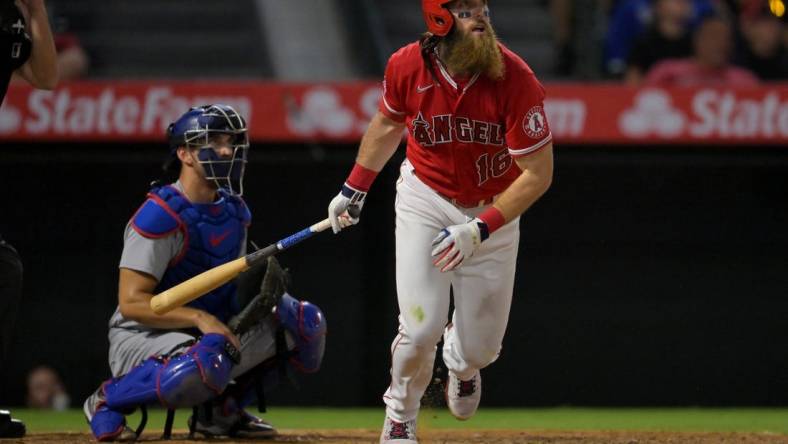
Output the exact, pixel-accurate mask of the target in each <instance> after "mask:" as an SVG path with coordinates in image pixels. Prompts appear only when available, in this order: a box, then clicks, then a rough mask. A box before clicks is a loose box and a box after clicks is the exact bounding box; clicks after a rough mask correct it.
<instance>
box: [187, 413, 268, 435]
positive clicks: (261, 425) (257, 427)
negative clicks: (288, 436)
mask: <svg viewBox="0 0 788 444" xmlns="http://www.w3.org/2000/svg"><path fill="white" fill-rule="evenodd" d="M219 413H220V412H217V411H214V413H213V415H211V418H210V420H208V419H207V418H206V417H205V416H206V415H204V414H200V413H198V415H197V416H198V417H197V423H196V424H193V422H194V416H192V417H190V418H189V428H190V429H191V430H194V432H195V433H199V434H200V435H202V436H204V437H206V438H220V437H230V438H240V439H268V438H273V437H274V436H276V435H277V432H276V429H275V428H274V426H272V425H271V424H269V423H267V422H266V421H263V420H262V419H260V418H258V417H256V416H254V415H251V414H249V413H247V412H245V411H244V410H238V411H236V412H233V413H231V414H229V415H221V414H219Z"/></svg>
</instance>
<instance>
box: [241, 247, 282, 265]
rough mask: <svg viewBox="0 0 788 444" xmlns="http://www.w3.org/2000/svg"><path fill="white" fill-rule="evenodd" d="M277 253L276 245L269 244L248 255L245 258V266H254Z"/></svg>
mask: <svg viewBox="0 0 788 444" xmlns="http://www.w3.org/2000/svg"><path fill="white" fill-rule="evenodd" d="M278 251H279V248H278V247H277V245H276V244H271V245H269V246H267V247H265V248H263V249H261V250H257V251H255V252H254V253H252V254H250V255H248V256H247V257H246V265H248V266H250V267H251V266H254V265H256V264H258V263H260V262H262V261H264V260H266V259H267V258H268V256H272V255H274V254H276V253H277V252H278Z"/></svg>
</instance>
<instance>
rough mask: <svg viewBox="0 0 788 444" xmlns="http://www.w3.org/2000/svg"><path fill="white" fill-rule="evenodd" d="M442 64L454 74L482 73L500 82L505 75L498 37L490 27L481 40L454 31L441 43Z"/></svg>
mask: <svg viewBox="0 0 788 444" xmlns="http://www.w3.org/2000/svg"><path fill="white" fill-rule="evenodd" d="M443 44H444V45H445V51H444V57H443V59H442V60H443V63H444V64H445V65H446V67H447V68H449V70H450V71H451V72H453V73H456V74H471V73H477V72H478V73H482V74H485V75H486V76H487V77H489V78H490V79H492V80H501V79H503V76H504V74H505V70H504V63H503V54H501V49H500V48H499V47H498V37H497V36H496V35H495V31H494V30H493V29H492V27H491V26H489V25H487V29H486V30H485V32H484V35H483V36H482V37H481V38H477V37H474V36H472V35H469V34H462V33H461V32H459V31H457V30H456V29H455V30H454V32H452V33H451V34H449V35H448V36H447V37H446V39H445V40H444V41H443Z"/></svg>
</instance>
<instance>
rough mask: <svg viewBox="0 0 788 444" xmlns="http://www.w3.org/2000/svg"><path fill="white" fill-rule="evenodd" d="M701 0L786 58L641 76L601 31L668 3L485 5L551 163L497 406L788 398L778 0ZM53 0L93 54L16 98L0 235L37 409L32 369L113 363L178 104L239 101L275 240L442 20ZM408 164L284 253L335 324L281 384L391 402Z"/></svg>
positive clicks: (314, 400)
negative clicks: (538, 121)
mask: <svg viewBox="0 0 788 444" xmlns="http://www.w3.org/2000/svg"><path fill="white" fill-rule="evenodd" d="M689 3H692V4H693V5H695V6H697V4H703V3H708V5H710V6H711V7H712V8H715V9H714V10H715V11H717V12H718V13H722V14H724V15H725V17H727V19H728V20H729V23H731V25H732V26H733V29H734V30H735V32H734V35H733V38H734V42H735V50H734V51H733V52H732V54H731V57H732V59H731V60H732V62H733V63H737V64H739V65H742V66H743V67H744V68H747V69H751V70H752V71H753V72H755V71H756V68H757V67H756V66H755V65H748V64H747V61H748V60H750V61H751V60H752V58H748V57H750V56H751V55H752V54H751V53H752V52H753V50H751V48H752V47H753V45H755V44H754V43H752V40H751V33H749V32H750V31H749V30H751V25H752V23H753V22H752V21H753V20H755V21H757V20H759V19H761V18H766V19H768V20H769V21H770V22H769V23H777V24H778V28H777V29H778V31H779V32H778V37H779V38H778V40H777V48H778V49H777V50H776V51H777V52H776V54H778V55H777V56H772V55H769V54H767V55H768V56H769V57H772V58H774V57H776V60H778V62H776V64H775V65H773V66H777V67H778V68H775V69H777V71H768V70H766V71H764V72H776V73H777V76H776V77H772V78H768V77H767V76H766V75H765V74H764V75H762V76H761V77H762V80H761V82H760V83H759V84H758V85H755V86H746V87H740V86H737V85H715V86H713V87H707V86H705V85H703V84H701V85H697V86H693V87H674V86H666V85H648V84H645V85H644V84H642V83H641V84H640V85H635V83H638V82H633V81H631V79H630V78H628V77H627V76H626V74H625V72H626V63H627V62H626V60H627V59H624V61H623V62H621V60H619V63H618V64H616V63H615V61H613V63H612V64H611V59H610V57H609V54H608V53H607V52H606V51H607V49H606V48H607V47H608V45H609V44H610V41H611V39H613V40H614V41H615V39H617V38H619V37H616V35H617V34H614V35H613V37H610V36H611V32H612V31H611V29H612V26H613V24H614V23H618V22H617V20H619V19H621V18H620V17H618V16H617V15H616V14H624V13H625V12H626V10H625V8H635V9H632V10H631V11H630V12H632V11H635V12H633V14H634V15H632V17H635V18H638V19H642V20H643V23H641V26H642V27H643V29H646V27H647V26H648V24H649V23H651V22H650V21H649V20H653V18H652V19H649V18H648V14H652V15H653V13H654V11H653V7H654V5H652V4H651V2H649V1H646V0H644V1H628V0H619V1H612V0H610V1H603V0H599V1H594V0H577V1H574V2H563V1H548V0H542V1H540V0H492V1H491V8H492V17H493V24H494V26H495V27H496V30H497V32H498V34H499V37H500V38H501V40H502V41H503V42H504V43H506V44H507V45H509V46H510V47H511V48H512V49H513V50H515V51H516V52H517V53H518V54H519V55H521V56H522V57H523V58H524V59H525V60H526V61H527V62H528V63H529V64H530V65H531V66H532V67H533V69H534V70H535V71H536V73H537V75H538V76H539V77H540V78H541V79H542V80H543V81H544V82H545V84H546V87H547V91H548V102H547V103H546V108H547V112H548V117H549V119H550V121H551V124H552V128H553V132H554V135H555V144H556V150H557V151H556V153H557V154H556V156H557V167H556V178H555V180H554V184H553V187H552V189H551V190H550V191H549V193H548V194H547V195H546V196H545V198H544V199H543V200H542V201H540V202H539V203H538V204H537V205H536V206H535V207H534V208H532V209H531V210H529V211H528V213H527V214H526V215H525V218H524V224H523V236H522V238H521V243H522V244H521V247H520V248H521V250H520V251H521V252H520V259H519V264H520V265H519V266H520V272H519V274H518V280H517V284H516V288H515V297H514V304H513V308H512V314H511V318H510V323H509V330H508V335H507V337H506V339H505V342H504V349H503V353H502V355H501V357H500V359H499V360H498V362H496V363H495V364H494V365H492V366H491V367H489V368H488V369H487V370H485V372H484V374H485V395H484V399H483V405H485V406H501V407H505V406H557V405H576V406H688V405H690V406H734V405H735V406H785V405H788V372H787V371H786V369H788V353H786V352H785V350H786V349H788V323H786V315H785V313H788V297H786V290H787V289H788V255H786V251H788V230H786V227H788V199H786V191H788V155H787V152H786V148H788V83H785V82H786V71H784V70H783V71H779V69H780V68H779V67H783V68H782V69H785V54H786V45H787V44H788V32H787V31H786V27H785V19H784V17H785V5H784V3H783V2H782V1H760V2H751V1H746V0H742V1H729V2H724V1H719V2H715V1H708V2H700V1H697V2H689ZM755 3H757V5H756V6H757V8H756V7H754V6H752V5H753V4H755ZM48 6H49V7H50V9H51V11H52V15H53V23H54V25H55V28H56V29H57V30H58V32H59V34H60V39H61V44H62V45H63V47H65V48H69V47H70V48H74V47H78V48H81V49H82V50H83V51H84V55H85V56H86V57H85V58H84V60H82V61H81V62H80V63H83V64H84V66H82V67H81V68H80V69H79V70H77V75H75V77H76V78H75V79H73V80H70V81H66V82H63V83H62V84H61V85H60V86H59V87H58V88H57V90H55V91H54V92H43V91H33V90H31V89H29V88H28V87H26V86H22V85H18V84H16V85H12V87H11V90H10V91H9V95H8V97H7V98H6V101H5V103H4V105H3V107H2V109H0V144H2V148H1V151H2V153H0V171H2V173H0V183H2V186H3V189H4V190H5V192H6V200H7V203H6V204H4V205H2V210H0V216H1V217H0V233H2V235H3V237H4V238H5V239H6V240H7V241H9V242H10V243H11V244H13V245H14V246H15V247H16V248H17V249H18V250H19V252H20V254H21V256H22V258H23V261H24V266H25V287H24V297H23V304H22V306H21V310H20V315H19V318H18V321H17V323H18V328H17V334H16V338H15V339H14V343H13V349H12V353H11V356H12V360H13V361H12V362H9V363H4V367H6V368H8V370H7V375H6V376H5V378H4V379H3V380H0V405H3V406H19V405H24V403H25V392H26V375H27V374H28V372H29V371H30V370H31V369H32V368H34V367H36V366H38V365H47V366H51V367H53V368H54V369H55V370H57V372H58V373H59V374H60V376H61V378H62V380H63V382H64V384H65V386H66V387H67V390H68V392H69V393H70V395H71V402H72V405H73V406H74V407H78V406H80V405H81V403H82V401H83V399H84V398H85V397H86V396H87V395H88V394H89V393H90V392H92V391H93V390H94V389H95V387H96V384H97V382H98V381H100V380H102V379H104V378H106V377H108V376H109V368H108V365H107V339H106V334H107V321H108V319H109V316H110V315H111V314H112V312H113V310H114V308H115V306H116V303H117V299H116V294H115V291H116V287H117V263H118V260H119V256H120V250H121V247H122V232H123V229H124V226H125V224H126V222H127V220H128V218H129V217H130V216H131V215H132V214H133V212H134V210H135V209H136V208H137V206H138V205H139V204H140V203H141V202H142V199H143V198H144V195H145V193H146V191H147V187H148V183H149V182H150V181H151V180H154V179H157V178H158V177H159V176H160V170H159V166H160V164H161V162H162V161H163V160H164V158H165V156H166V153H167V150H166V146H165V141H164V129H165V128H166V125H167V124H168V123H169V122H170V121H171V120H173V119H174V118H175V117H176V116H177V115H179V114H180V113H182V112H183V111H184V110H185V109H186V108H187V107H188V106H190V105H200V104H204V103H206V102H228V103H231V104H233V105H236V106H237V107H239V108H240V110H241V111H242V113H243V114H245V115H247V117H248V119H249V121H250V127H251V135H252V151H251V153H250V156H251V163H250V165H249V166H248V168H247V179H246V196H245V197H246V198H247V201H248V202H249V205H250V207H251V208H252V211H253V213H254V217H255V219H254V223H253V226H252V229H251V232H250V238H251V239H252V240H254V241H255V242H257V243H258V244H260V245H263V244H267V243H269V242H271V241H273V240H276V239H278V238H281V237H282V236H283V235H286V234H289V233H290V232H292V231H294V230H295V229H299V228H301V227H303V226H306V225H308V224H311V223H312V222H314V221H317V220H319V219H321V218H322V217H324V213H325V208H326V205H327V204H328V202H329V200H330V199H331V198H332V197H333V196H334V194H335V193H336V190H337V188H338V187H339V185H340V184H341V181H342V180H343V179H344V177H345V175H346V174H347V172H348V170H349V168H350V166H351V165H352V160H353V158H354V155H355V151H356V146H357V141H358V139H359V137H360V135H361V133H362V132H363V130H364V125H365V123H366V121H367V119H368V118H369V116H370V115H371V114H372V113H373V112H374V110H375V107H376V103H377V98H378V96H379V93H380V89H379V81H380V77H381V75H382V71H383V67H384V66H385V63H386V60H387V58H388V55H389V54H390V53H391V52H392V51H393V50H395V49H396V48H398V47H399V46H401V45H402V44H404V43H406V42H409V41H412V40H415V39H416V38H417V37H418V35H419V34H420V33H421V32H422V31H423V29H424V25H423V21H422V18H421V15H420V10H419V2H418V1H416V0H408V1H396V2H392V1H384V0H319V1H317V0H286V1H285V0H234V1H232V2H216V1H206V0H167V1H161V0H113V1H100V0H57V1H49V2H48ZM640 7H642V8H645V9H643V10H640V9H637V8H640ZM693 7H694V6H693ZM622 8H624V9H622ZM649 8H651V10H650V11H651V12H649ZM748 8H749V9H748ZM621 11H624V12H621ZM643 11H645V12H643ZM753 11H755V12H753ZM642 14H646V15H645V16H643V15H642ZM617 17H618V18H617ZM621 20H624V19H621ZM619 25H620V23H619ZM688 26H689V25H688ZM640 32H641V34H637V33H635V34H633V35H632V39H635V38H636V37H637V36H638V35H642V33H643V32H646V31H640ZM687 32H692V30H691V28H689V27H688V28H687ZM619 43H620V41H619ZM756 46H757V45H756ZM748 48H750V49H748ZM748 51H749V52H748ZM759 54H760V53H759ZM621 63H624V65H621ZM622 66H623V67H624V68H622ZM769 66H772V65H769ZM625 79H626V80H625ZM626 83H630V84H626ZM401 159H402V153H400V154H399V157H397V158H395V159H393V160H392V162H391V163H390V164H389V165H388V166H387V167H386V169H385V170H384V172H383V173H382V177H381V178H380V179H379V180H378V181H377V182H376V184H375V185H374V187H373V188H372V191H371V196H370V199H369V201H368V203H367V206H366V207H365V210H364V214H363V218H362V223H361V224H360V225H359V226H357V227H355V228H354V229H352V230H348V231H346V232H343V233H342V234H341V235H340V236H330V235H322V236H319V237H317V238H315V239H314V240H310V241H309V242H308V243H305V244H304V245H300V246H298V247H297V248H295V249H293V250H292V251H288V252H287V253H284V254H283V255H282V256H281V259H280V260H281V262H282V263H283V264H284V265H285V266H287V267H289V268H291V270H292V272H293V276H294V288H293V293H294V294H295V295H297V296H298V297H300V298H303V299H307V300H310V301H312V302H314V303H317V304H318V305H320V306H321V307H322V308H323V310H324V312H325V313H326V316H327V319H328V325H329V336H328V345H327V350H326V356H325V361H324V365H323V369H322V370H321V371H320V372H319V373H317V374H315V375H309V376H306V377H303V378H300V382H299V383H300V389H299V390H295V389H293V388H289V387H282V388H281V389H280V390H278V391H277V392H276V393H272V394H271V397H270V399H269V403H270V404H273V405H312V406H379V405H381V401H380V396H381V394H382V392H383V390H384V389H385V387H386V386H387V384H388V367H389V344H390V341H391V339H392V337H393V334H394V332H395V328H396V324H395V322H396V313H397V310H396V298H395V294H394V290H395V287H394V252H393V242H394V238H393V221H394V219H393V206H392V202H393V193H394V190H393V186H392V184H393V182H394V181H395V179H396V174H397V168H396V165H397V164H398V161H399V160H401ZM9 201H10V202H9ZM338 280H339V281H341V282H343V285H342V287H341V288H337V287H335V286H333V285H330V283H331V282H337V281H338ZM381 411H382V410H381ZM381 414H382V413H381Z"/></svg>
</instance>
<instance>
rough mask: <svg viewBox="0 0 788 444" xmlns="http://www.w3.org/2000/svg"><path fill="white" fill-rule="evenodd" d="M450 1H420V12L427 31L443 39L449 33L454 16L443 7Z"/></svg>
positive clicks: (450, 0)
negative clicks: (422, 14)
mask: <svg viewBox="0 0 788 444" xmlns="http://www.w3.org/2000/svg"><path fill="white" fill-rule="evenodd" d="M451 2H452V0H421V11H422V12H423V13H424V21H425V22H427V30H428V31H429V32H431V33H432V34H434V35H437V36H440V37H443V36H445V35H446V34H448V33H449V31H451V27H452V26H453V25H454V16H453V15H452V14H451V12H449V10H448V9H446V8H445V7H444V6H445V5H446V4H447V3H451Z"/></svg>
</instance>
